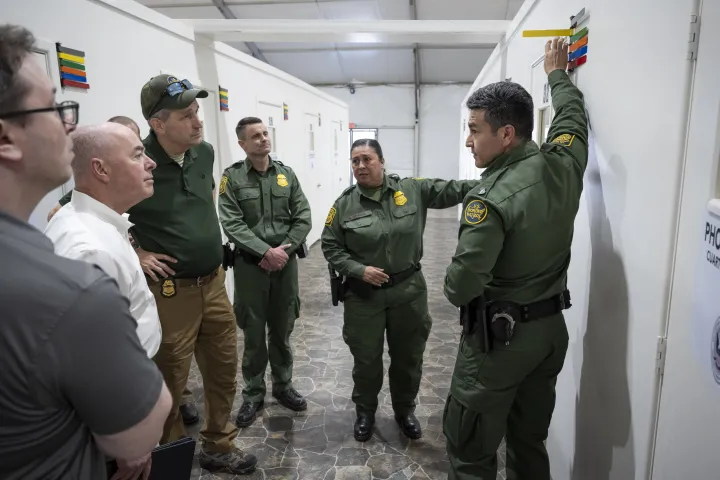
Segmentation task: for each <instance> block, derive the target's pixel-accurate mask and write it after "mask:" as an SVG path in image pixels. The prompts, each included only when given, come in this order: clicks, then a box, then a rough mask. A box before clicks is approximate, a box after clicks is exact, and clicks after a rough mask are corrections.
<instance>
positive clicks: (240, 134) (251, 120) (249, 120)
mask: <svg viewBox="0 0 720 480" xmlns="http://www.w3.org/2000/svg"><path fill="white" fill-rule="evenodd" d="M258 123H262V120H260V119H259V118H257V117H245V118H243V119H241V120H240V121H239V122H238V124H237V127H235V135H237V138H238V140H245V127H247V126H248V125H257V124H258Z"/></svg>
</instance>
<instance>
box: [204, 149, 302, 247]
mask: <svg viewBox="0 0 720 480" xmlns="http://www.w3.org/2000/svg"><path fill="white" fill-rule="evenodd" d="M219 193H220V195H219V196H218V211H219V213H220V224H221V225H222V228H223V230H224V231H225V234H226V235H227V236H228V238H229V239H230V241H231V242H233V243H234V244H235V246H236V247H237V248H239V249H240V250H242V251H243V252H245V253H246V254H249V255H250V256H252V257H257V259H258V261H259V260H260V259H261V258H262V256H263V255H265V252H267V251H268V249H269V248H271V247H273V248H274V247H278V246H280V245H284V244H286V243H290V244H292V246H291V247H290V248H288V249H287V250H286V252H287V253H288V254H290V253H292V252H294V251H295V249H297V247H298V246H300V245H301V244H302V242H304V241H305V238H306V237H307V236H308V233H310V228H311V227H312V220H311V216H310V204H309V203H308V201H307V198H305V194H304V193H303V191H302V188H301V187H300V182H299V181H298V178H297V176H295V172H294V171H293V170H292V169H291V168H290V167H288V166H286V165H283V164H282V163H281V162H278V161H273V160H270V164H269V166H268V169H267V170H266V171H265V172H264V173H260V172H258V171H257V170H255V169H254V168H252V164H251V163H250V161H249V160H247V159H245V160H243V161H239V162H236V163H235V164H233V165H231V166H230V167H228V168H227V169H226V170H225V172H223V176H222V179H221V180H220V188H219Z"/></svg>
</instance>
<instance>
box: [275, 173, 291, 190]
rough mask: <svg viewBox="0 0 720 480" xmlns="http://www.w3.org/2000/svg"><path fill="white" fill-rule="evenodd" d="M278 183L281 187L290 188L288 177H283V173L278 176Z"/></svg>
mask: <svg viewBox="0 0 720 480" xmlns="http://www.w3.org/2000/svg"><path fill="white" fill-rule="evenodd" d="M277 183H278V185H280V186H281V187H287V186H288V181H287V177H285V175H283V174H282V173H281V174H279V175H278V176H277Z"/></svg>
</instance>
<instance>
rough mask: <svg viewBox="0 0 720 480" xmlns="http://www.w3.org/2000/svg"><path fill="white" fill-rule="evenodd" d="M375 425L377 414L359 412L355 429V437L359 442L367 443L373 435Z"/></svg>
mask: <svg viewBox="0 0 720 480" xmlns="http://www.w3.org/2000/svg"><path fill="white" fill-rule="evenodd" d="M374 425H375V414H373V413H367V412H357V418H356V419H355V427H354V429H353V435H354V436H355V440H357V441H358V442H367V441H368V440H370V437H372V434H373V426H374Z"/></svg>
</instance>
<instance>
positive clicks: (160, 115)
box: [148, 108, 172, 129]
mask: <svg viewBox="0 0 720 480" xmlns="http://www.w3.org/2000/svg"><path fill="white" fill-rule="evenodd" d="M171 113H172V112H171V111H170V110H168V109H167V108H163V109H162V110H158V111H157V112H155V113H153V114H152V116H151V117H150V118H149V119H148V125H150V128H151V129H152V119H153V118H157V119H158V120H160V121H161V122H167V121H168V119H169V118H170V114H171Z"/></svg>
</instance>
